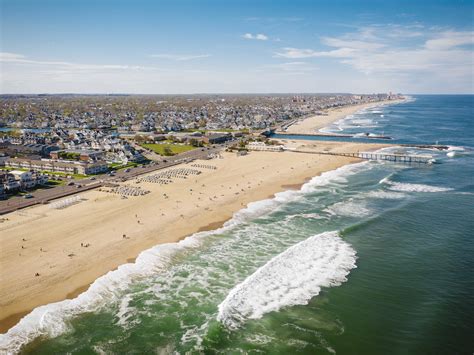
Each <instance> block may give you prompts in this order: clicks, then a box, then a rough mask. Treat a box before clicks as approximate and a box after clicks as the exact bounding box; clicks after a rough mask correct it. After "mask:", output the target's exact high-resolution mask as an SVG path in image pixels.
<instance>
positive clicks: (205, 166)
mask: <svg viewBox="0 0 474 355" xmlns="http://www.w3.org/2000/svg"><path fill="white" fill-rule="evenodd" d="M191 166H192V167H195V168H200V169H211V170H216V169H217V167H216V166H214V165H208V164H191Z"/></svg>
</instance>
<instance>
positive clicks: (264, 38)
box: [242, 33, 268, 41]
mask: <svg viewBox="0 0 474 355" xmlns="http://www.w3.org/2000/svg"><path fill="white" fill-rule="evenodd" d="M242 38H245V39H254V40H258V41H267V40H268V36H267V35H264V34H263V33H257V34H255V35H254V34H251V33H246V34H244V35H243V36H242Z"/></svg>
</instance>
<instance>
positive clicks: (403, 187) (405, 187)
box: [380, 177, 454, 192]
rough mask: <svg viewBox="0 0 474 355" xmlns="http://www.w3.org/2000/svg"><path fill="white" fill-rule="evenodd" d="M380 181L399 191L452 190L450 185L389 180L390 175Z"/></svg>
mask: <svg viewBox="0 0 474 355" xmlns="http://www.w3.org/2000/svg"><path fill="white" fill-rule="evenodd" d="M380 183H381V184H386V185H388V186H389V187H388V188H389V189H390V190H392V191H401V192H445V191H452V190H454V189H452V188H450V187H441V186H433V185H425V184H411V183H408V182H395V181H392V180H390V177H386V178H384V179H382V180H380Z"/></svg>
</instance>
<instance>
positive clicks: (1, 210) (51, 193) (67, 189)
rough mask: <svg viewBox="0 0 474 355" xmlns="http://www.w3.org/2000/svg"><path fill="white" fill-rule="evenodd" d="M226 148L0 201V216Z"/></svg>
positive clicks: (208, 150) (190, 154)
mask: <svg viewBox="0 0 474 355" xmlns="http://www.w3.org/2000/svg"><path fill="white" fill-rule="evenodd" d="M226 146H227V144H223V145H216V146H215V147H213V148H210V149H207V148H204V149H200V148H199V149H194V150H191V151H188V152H184V153H181V154H178V155H175V156H172V157H164V158H163V161H161V162H156V161H155V162H152V163H150V164H148V165H144V166H143V167H136V168H130V169H129V171H125V170H126V169H123V170H119V171H117V172H116V173H115V174H114V176H109V175H106V174H104V175H100V176H96V177H95V178H86V179H82V180H75V184H76V185H73V186H58V187H53V188H50V189H45V190H37V191H35V192H32V193H31V194H32V195H33V198H30V199H24V198H21V197H15V198H11V199H9V200H6V201H1V202H0V215H2V214H5V213H9V212H12V211H15V210H18V209H21V208H25V207H29V206H33V205H36V204H43V203H48V202H49V201H51V200H55V199H58V198H61V197H65V196H69V195H73V194H76V193H79V192H84V191H88V190H91V189H95V188H98V187H101V186H104V185H106V184H111V183H112V184H113V183H117V182H120V181H127V180H130V179H133V178H135V177H137V176H139V175H142V174H146V173H149V172H152V171H156V170H160V169H164V168H168V167H170V166H173V165H177V164H181V163H182V162H183V161H184V160H189V161H192V160H195V159H207V158H208V156H209V154H218V153H220V152H221V151H222V150H223V149H224V148H225V147H226ZM165 160H166V161H165Z"/></svg>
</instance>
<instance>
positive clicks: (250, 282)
mask: <svg viewBox="0 0 474 355" xmlns="http://www.w3.org/2000/svg"><path fill="white" fill-rule="evenodd" d="M355 267H356V252H355V250H354V249H353V248H352V247H351V246H350V245H349V244H348V243H347V242H345V241H344V240H342V238H340V237H339V235H338V232H336V231H333V232H324V233H321V234H318V235H315V236H312V237H310V238H308V239H306V240H304V241H302V242H299V243H298V244H295V245H293V246H291V247H290V248H288V249H287V250H286V251H284V252H283V253H281V254H279V255H277V256H275V257H274V258H272V259H271V260H270V261H268V262H267V263H266V264H265V265H263V266H262V267H260V268H259V269H258V270H257V271H255V272H254V273H253V274H252V275H250V276H249V277H247V278H246V279H245V280H244V281H243V282H242V283H240V284H238V285H236V286H235V287H234V288H233V289H232V290H231V291H230V292H229V293H228V295H227V297H226V298H225V299H224V300H223V301H222V303H221V304H219V307H218V308H219V312H218V315H217V319H218V321H220V322H221V323H222V324H224V325H225V326H226V327H228V328H230V329H236V328H238V327H239V326H240V325H241V324H243V323H244V322H245V321H246V320H247V319H258V318H261V317H262V316H263V315H264V314H266V313H269V312H273V311H278V310H279V309H281V308H283V307H288V306H294V305H303V304H307V303H308V301H309V300H310V299H311V298H313V297H314V296H317V295H318V294H319V293H320V292H321V287H331V286H339V285H341V284H342V283H343V282H345V281H347V278H346V276H347V275H348V274H349V272H350V270H351V269H353V268H355Z"/></svg>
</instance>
